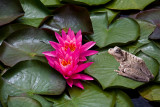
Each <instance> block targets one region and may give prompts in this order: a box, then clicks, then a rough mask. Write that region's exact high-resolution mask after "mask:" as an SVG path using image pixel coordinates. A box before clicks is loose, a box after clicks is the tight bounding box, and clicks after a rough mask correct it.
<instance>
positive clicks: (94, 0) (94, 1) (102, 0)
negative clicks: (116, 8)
mask: <svg viewBox="0 0 160 107" xmlns="http://www.w3.org/2000/svg"><path fill="white" fill-rule="evenodd" d="M60 1H65V2H69V3H80V4H82V3H84V4H87V5H90V6H91V5H100V4H106V3H108V2H109V1H111V0H60Z"/></svg>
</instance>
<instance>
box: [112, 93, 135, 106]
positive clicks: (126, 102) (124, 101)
mask: <svg viewBox="0 0 160 107" xmlns="http://www.w3.org/2000/svg"><path fill="white" fill-rule="evenodd" d="M115 94H116V104H115V107H133V103H132V101H131V99H130V98H129V96H128V95H127V94H126V93H124V92H123V91H120V90H116V91H115Z"/></svg>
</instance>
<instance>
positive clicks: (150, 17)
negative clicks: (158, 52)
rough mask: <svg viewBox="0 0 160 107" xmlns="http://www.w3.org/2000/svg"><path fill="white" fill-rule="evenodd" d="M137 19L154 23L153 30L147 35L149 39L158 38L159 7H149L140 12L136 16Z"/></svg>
mask: <svg viewBox="0 0 160 107" xmlns="http://www.w3.org/2000/svg"><path fill="white" fill-rule="evenodd" d="M136 18H137V19H141V20H145V21H149V22H151V23H152V24H154V25H156V28H155V30H154V32H153V33H152V34H151V35H150V36H149V38H150V39H153V40H157V39H158V40H160V9H159V8H158V9H151V10H146V11H143V12H140V13H139V14H138V15H137V16H136Z"/></svg>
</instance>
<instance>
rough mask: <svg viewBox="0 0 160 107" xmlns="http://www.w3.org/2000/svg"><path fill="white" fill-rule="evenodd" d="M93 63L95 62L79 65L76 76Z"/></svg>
mask: <svg viewBox="0 0 160 107" xmlns="http://www.w3.org/2000/svg"><path fill="white" fill-rule="evenodd" d="M92 63H93V62H88V63H84V64H81V65H79V66H78V67H77V69H76V70H75V71H74V74H75V73H79V72H81V71H83V70H84V69H86V68H87V67H89V66H90V65H91V64H92Z"/></svg>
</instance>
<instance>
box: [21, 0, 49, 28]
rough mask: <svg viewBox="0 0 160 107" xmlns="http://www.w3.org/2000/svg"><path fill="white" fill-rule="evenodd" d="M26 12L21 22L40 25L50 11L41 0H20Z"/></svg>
mask: <svg viewBox="0 0 160 107" xmlns="http://www.w3.org/2000/svg"><path fill="white" fill-rule="evenodd" d="M20 2H21V5H22V7H23V10H24V11H25V14H24V16H23V17H22V18H20V20H19V22H20V23H24V24H27V25H31V26H35V27H38V26H39V24H40V23H41V21H42V20H43V19H44V18H45V17H46V16H48V15H49V14H50V11H49V10H48V9H47V8H46V7H45V6H44V5H43V4H42V3H41V2H40V1H39V0H20Z"/></svg>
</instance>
